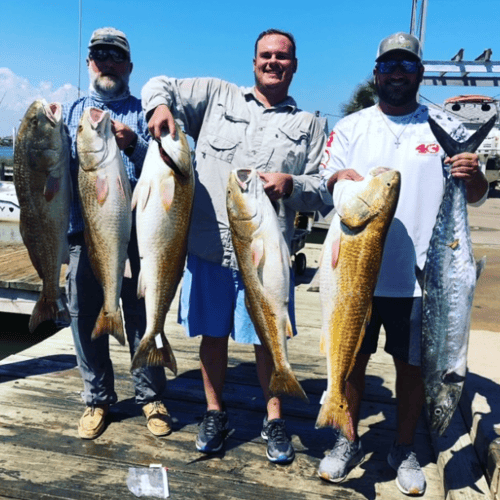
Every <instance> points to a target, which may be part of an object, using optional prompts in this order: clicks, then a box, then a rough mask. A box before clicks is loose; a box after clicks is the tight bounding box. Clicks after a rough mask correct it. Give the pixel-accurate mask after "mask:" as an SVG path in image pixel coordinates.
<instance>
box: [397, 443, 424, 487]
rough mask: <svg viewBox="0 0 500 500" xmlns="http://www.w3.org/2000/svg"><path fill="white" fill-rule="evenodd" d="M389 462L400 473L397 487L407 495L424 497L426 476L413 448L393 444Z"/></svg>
mask: <svg viewBox="0 0 500 500" xmlns="http://www.w3.org/2000/svg"><path fill="white" fill-rule="evenodd" d="M387 462H388V463H389V465H390V466H391V467H392V468H393V469H394V470H395V471H396V472H397V473H398V475H397V477H396V485H397V487H398V488H399V491H401V492H402V493H404V494H405V495H423V494H424V491H425V486H426V484H425V476H424V473H423V471H422V468H421V467H420V464H419V463H418V460H417V455H416V454H415V451H414V449H413V446H411V445H410V446H406V445H402V444H401V445H397V444H396V443H395V442H394V443H393V444H392V447H391V451H390V452H389V455H388V456H387Z"/></svg>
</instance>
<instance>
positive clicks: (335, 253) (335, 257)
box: [332, 238, 340, 269]
mask: <svg viewBox="0 0 500 500" xmlns="http://www.w3.org/2000/svg"><path fill="white" fill-rule="evenodd" d="M339 255H340V238H338V239H336V240H335V241H334V242H333V243H332V269H335V268H336V267H337V264H338V263H339Z"/></svg>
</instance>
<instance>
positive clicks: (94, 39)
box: [89, 28, 130, 57]
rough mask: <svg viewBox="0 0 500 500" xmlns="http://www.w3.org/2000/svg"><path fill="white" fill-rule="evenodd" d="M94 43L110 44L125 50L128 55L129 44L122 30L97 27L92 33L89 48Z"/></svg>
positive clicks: (93, 45) (94, 44)
mask: <svg viewBox="0 0 500 500" xmlns="http://www.w3.org/2000/svg"><path fill="white" fill-rule="evenodd" d="M96 45H112V46H114V47H118V48H119V49H122V50H123V51H125V53H126V54H128V55H129V57H130V45H129V44H128V40H127V37H126V35H125V33H123V31H120V30H117V29H116V28H99V29H97V30H95V31H94V32H93V33H92V36H91V37H90V42H89V49H91V48H92V47H95V46H96Z"/></svg>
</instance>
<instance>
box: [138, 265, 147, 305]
mask: <svg viewBox="0 0 500 500" xmlns="http://www.w3.org/2000/svg"><path fill="white" fill-rule="evenodd" d="M145 296H146V284H145V283H143V279H142V271H139V278H138V279H137V298H138V299H143V298H144V297H145Z"/></svg>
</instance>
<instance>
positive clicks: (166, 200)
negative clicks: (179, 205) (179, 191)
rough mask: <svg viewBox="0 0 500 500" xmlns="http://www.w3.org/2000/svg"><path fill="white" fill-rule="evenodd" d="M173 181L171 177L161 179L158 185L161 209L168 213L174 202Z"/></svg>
mask: <svg viewBox="0 0 500 500" xmlns="http://www.w3.org/2000/svg"><path fill="white" fill-rule="evenodd" d="M174 194H175V180H174V178H173V177H168V178H167V179H163V180H162V181H161V183H160V196H161V202H162V205H163V208H164V209H165V210H166V211H167V212H168V211H169V210H170V207H171V206H172V203H173V201H174Z"/></svg>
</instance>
